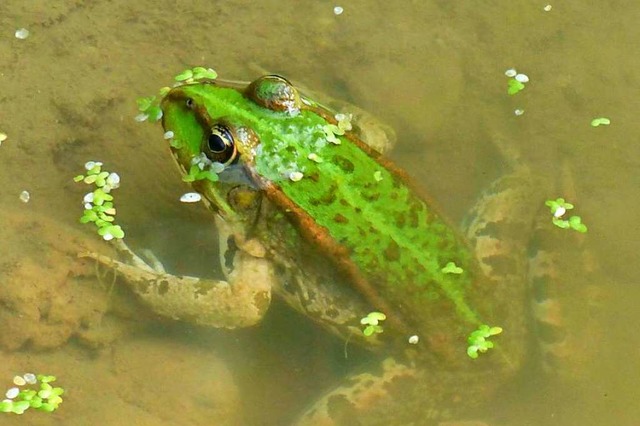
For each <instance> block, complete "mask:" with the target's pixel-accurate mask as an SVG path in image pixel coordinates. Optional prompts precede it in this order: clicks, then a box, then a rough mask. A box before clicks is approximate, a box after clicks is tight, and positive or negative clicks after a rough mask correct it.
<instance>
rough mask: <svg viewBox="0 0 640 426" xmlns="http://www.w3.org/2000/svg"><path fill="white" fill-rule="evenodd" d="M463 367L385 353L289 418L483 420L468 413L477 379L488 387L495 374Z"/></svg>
mask: <svg viewBox="0 0 640 426" xmlns="http://www.w3.org/2000/svg"><path fill="white" fill-rule="evenodd" d="M468 373H469V374H460V372H459V371H450V370H447V369H446V368H442V367H441V366H440V367H435V366H434V368H431V369H429V368H413V367H411V366H409V365H408V364H403V363H400V362H398V361H397V360H395V359H394V358H387V359H385V360H384V361H383V362H382V363H380V364H379V365H378V367H377V368H372V369H371V371H369V372H365V373H360V374H355V375H352V376H350V377H348V378H347V379H346V380H345V381H344V382H343V383H342V384H341V385H339V386H337V387H335V388H334V389H332V390H331V391H329V392H328V393H326V394H324V395H323V396H322V397H321V398H320V399H318V400H317V401H316V402H315V403H314V404H313V405H312V406H311V408H309V409H308V410H307V411H306V412H305V413H304V414H303V415H302V416H301V417H300V418H299V419H297V421H296V422H294V424H295V425H296V426H347V425H348V426H352V425H370V426H374V425H380V426H388V425H420V426H443V425H449V424H450V425H454V424H455V425H459V426H483V425H486V423H484V422H482V421H480V420H478V419H475V418H473V417H477V416H478V410H479V407H480V406H481V404H482V403H483V402H484V398H485V396H484V395H486V392H487V389H485V388H483V386H485V385H483V384H486V387H487V388H491V387H492V386H493V384H492V381H493V380H495V374H494V372H492V371H489V370H486V371H484V372H481V373H479V374H478V373H477V372H468ZM470 416H471V417H470ZM454 420H455V421H454ZM447 422H451V423H447Z"/></svg>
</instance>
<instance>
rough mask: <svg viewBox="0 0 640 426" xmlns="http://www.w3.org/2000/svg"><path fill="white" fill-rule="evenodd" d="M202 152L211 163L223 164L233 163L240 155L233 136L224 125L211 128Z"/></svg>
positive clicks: (215, 125)
mask: <svg viewBox="0 0 640 426" xmlns="http://www.w3.org/2000/svg"><path fill="white" fill-rule="evenodd" d="M202 151H203V152H204V154H205V155H206V156H207V158H209V159H210V160H211V161H216V162H218V163H222V164H230V163H232V162H233V161H234V160H235V159H236V157H237V155H238V150H237V148H236V144H235V142H234V140H233V134H232V133H231V130H230V129H229V127H228V126H226V125H224V124H214V125H213V126H211V131H210V132H209V134H208V135H206V136H205V139H204V141H203V144H202Z"/></svg>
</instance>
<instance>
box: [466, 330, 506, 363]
mask: <svg viewBox="0 0 640 426" xmlns="http://www.w3.org/2000/svg"><path fill="white" fill-rule="evenodd" d="M500 333H502V328H501V327H489V326H488V325H486V324H482V325H481V326H480V327H478V329H477V330H475V331H473V332H471V334H470V335H469V337H468V338H467V342H468V343H469V346H468V347H467V355H469V357H471V358H473V359H476V358H478V355H479V354H481V353H485V352H487V351H488V350H489V349H491V348H493V342H491V341H489V340H487V339H488V338H489V337H491V336H495V335H497V334H500Z"/></svg>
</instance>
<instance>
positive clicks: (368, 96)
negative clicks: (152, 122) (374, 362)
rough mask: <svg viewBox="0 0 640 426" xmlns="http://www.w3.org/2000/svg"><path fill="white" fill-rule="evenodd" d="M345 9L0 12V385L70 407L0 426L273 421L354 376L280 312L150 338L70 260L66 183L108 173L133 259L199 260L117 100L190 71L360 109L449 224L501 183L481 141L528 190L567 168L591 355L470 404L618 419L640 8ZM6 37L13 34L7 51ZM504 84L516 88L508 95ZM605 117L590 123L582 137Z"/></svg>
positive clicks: (128, 305) (454, 5) (629, 368)
mask: <svg viewBox="0 0 640 426" xmlns="http://www.w3.org/2000/svg"><path fill="white" fill-rule="evenodd" d="M503 3H505V2H503ZM341 6H342V7H344V13H343V14H341V15H340V16H335V15H334V14H333V7H334V5H333V4H329V3H324V2H309V3H306V2H263V3H254V2H246V1H241V0H238V1H219V2H216V3H215V4H206V3H205V2H189V1H186V0H185V1H183V2H180V3H179V4H178V5H177V6H176V4H175V2H163V1H156V2H153V3H151V2H135V3H131V2H124V1H120V0H113V1H111V2H93V1H83V0H79V1H70V0H66V1H62V0H61V1H54V2H50V4H49V7H48V8H46V9H44V8H42V7H41V6H40V4H39V3H38V2H29V1H26V2H4V3H3V4H2V5H1V6H0V11H2V13H1V14H0V22H1V23H2V24H3V28H5V29H6V31H5V35H4V36H3V37H2V38H0V53H2V55H1V56H2V57H3V58H4V61H3V64H2V71H0V84H1V85H2V88H3V90H2V96H1V97H0V117H2V120H0V132H5V133H7V135H8V139H7V140H6V141H4V142H3V143H2V146H0V164H2V166H1V167H0V181H1V183H2V184H1V185H0V196H1V198H0V203H2V225H3V227H2V228H3V229H2V236H3V240H2V241H3V243H2V246H1V247H2V251H1V253H2V256H1V257H2V263H1V264H0V271H1V272H2V275H1V277H2V278H1V281H0V282H1V283H2V290H1V291H0V298H2V304H0V316H1V318H2V321H1V322H2V324H3V327H4V328H3V333H2V336H0V346H1V348H0V349H1V350H2V351H3V355H2V357H3V362H2V363H1V365H0V378H3V377H4V378H6V381H7V386H8V385H9V383H8V382H9V381H10V379H11V377H13V375H14V374H16V373H21V372H25V371H37V372H43V373H52V374H55V375H56V376H57V377H58V381H59V383H60V384H61V385H62V386H64V387H65V389H67V391H68V395H67V398H66V399H65V402H64V403H63V405H62V406H61V407H60V409H59V410H58V411H57V412H56V413H55V414H54V415H50V416H47V415H41V414H42V413H30V412H27V413H25V414H24V416H23V417H18V416H9V415H4V416H3V417H4V418H3V421H5V423H6V424H19V423H20V424H24V422H25V421H28V422H29V423H30V424H34V425H38V424H42V425H47V424H58V423H64V424H68V425H75V424H77V425H85V424H89V423H98V424H105V425H110V424H113V425H118V424H124V422H127V423H135V424H141V425H146V424H148V425H163V424H167V425H170V424H211V422H212V421H213V420H212V419H216V421H217V422H218V423H216V424H225V422H226V424H231V425H232V424H248V425H267V424H269V425H270V424H273V425H280V424H286V423H287V422H288V421H290V420H291V419H292V418H294V417H295V416H296V414H297V413H298V412H299V411H300V410H302V409H303V408H304V407H305V405H306V404H308V403H309V402H310V401H311V400H312V399H313V398H314V395H318V394H319V393H321V391H322V390H324V389H326V388H327V387H329V386H331V385H332V384H333V383H335V382H336V381H337V380H339V378H340V377H343V376H344V375H345V374H346V372H348V371H352V369H353V368H356V367H357V366H358V365H361V364H363V363H365V364H366V363H367V362H369V361H371V359H370V358H371V356H370V355H368V354H365V353H362V352H360V351H358V350H357V349H355V348H352V347H348V352H349V358H348V359H347V360H345V359H344V356H343V352H344V345H343V343H342V342H339V341H336V340H334V339H333V338H331V337H329V336H325V335H324V334H323V333H321V332H319V331H318V330H317V329H316V328H314V327H313V326H311V325H309V324H306V323H305V322H304V321H303V320H302V319H301V318H300V317H298V316H297V315H296V314H293V313H291V312H289V311H288V310H287V309H286V308H285V307H284V306H282V305H280V304H276V305H274V307H273V308H274V309H273V310H272V312H270V313H269V315H268V317H267V318H266V319H265V323H264V324H262V325H261V326H259V327H256V328H253V329H250V330H240V331H236V332H225V331H216V330H214V331H211V330H202V329H194V328H192V327H189V326H187V325H184V324H178V323H169V324H167V323H166V322H161V321H160V320H159V319H158V318H156V317H154V315H153V314H152V313H150V312H148V311H146V310H145V309H144V307H142V306H140V305H139V304H137V302H136V300H135V299H133V298H132V296H131V294H130V293H129V292H128V291H127V290H126V289H124V288H122V287H120V286H116V287H114V288H111V287H110V282H109V281H108V280H107V281H105V280H103V282H102V284H101V283H100V282H98V281H97V280H96V279H95V278H93V275H92V274H93V269H92V267H93V266H92V265H91V264H86V263H79V262H78V261H77V260H76V258H75V254H76V253H77V252H78V251H82V250H85V249H88V248H91V247H97V248H98V249H99V250H101V251H104V252H108V247H107V246H105V245H103V244H101V242H100V241H97V240H94V239H92V237H94V235H91V232H92V231H90V230H88V229H84V228H81V227H79V226H78V225H77V223H76V221H77V219H78V217H79V215H80V210H81V206H80V203H79V200H80V199H81V197H82V195H83V194H82V190H83V189H79V188H78V187H77V186H74V184H73V182H72V181H71V178H72V177H73V176H74V175H76V174H77V173H79V172H80V171H81V168H82V164H84V162H85V161H87V160H90V159H96V160H101V161H103V162H105V164H108V165H109V169H113V170H117V171H118V172H119V173H120V175H121V177H122V179H123V182H122V187H121V189H120V190H119V193H118V196H119V199H118V208H119V211H118V216H119V217H120V218H121V220H122V222H123V226H125V227H126V230H127V233H128V234H127V235H128V237H130V238H131V241H132V243H133V244H135V245H139V246H145V247H146V246H151V247H153V248H155V249H156V250H157V251H159V252H162V251H163V250H165V251H166V252H167V253H169V255H170V257H169V258H168V260H167V263H168V264H170V266H173V267H175V268H177V269H178V270H180V271H184V272H189V273H198V274H200V273H205V272H207V271H208V270H209V269H210V268H209V267H208V266H209V262H210V263H211V265H215V262H214V261H213V260H211V261H209V260H208V259H215V258H216V256H217V253H216V247H215V244H216V240H215V232H214V230H213V229H212V228H211V224H210V222H209V218H208V217H207V216H206V215H205V214H204V212H202V210H198V208H197V207H193V208H191V207H187V208H185V206H183V205H179V203H178V202H177V201H176V200H177V198H178V197H179V195H180V194H181V193H182V192H184V190H185V186H184V185H182V184H181V182H180V181H179V178H178V175H177V172H176V171H175V168H174V166H173V165H172V163H171V160H170V158H169V156H168V155H167V152H166V147H165V146H164V145H163V140H162V137H161V132H160V130H159V129H158V128H154V127H152V126H146V125H140V124H138V123H135V122H134V121H133V117H134V116H135V115H136V110H135V99H136V97H138V96H141V95H148V94H151V93H154V92H155V91H156V90H157V88H158V87H160V86H162V85H164V84H166V83H167V82H168V81H169V78H170V77H171V76H172V75H174V74H175V73H176V72H178V71H180V70H181V69H183V68H184V67H186V66H193V65H200V64H204V65H208V66H212V67H214V68H215V69H216V70H218V71H219V73H220V74H221V75H223V76H224V77H228V78H232V79H233V78H235V79H251V78H253V77H254V76H255V72H254V71H252V70H253V69H255V68H256V65H257V66H259V67H261V68H266V69H268V70H271V71H274V72H279V73H282V74H284V75H287V76H289V77H291V78H292V79H293V80H296V81H300V82H303V83H304V84H305V85H306V86H307V87H310V88H312V89H314V90H318V91H324V92H327V93H328V94H329V95H331V96H332V97H334V98H337V99H345V100H347V101H349V102H352V103H354V104H357V105H358V106H361V107H364V108H366V109H368V110H370V111H372V112H373V113H375V114H377V115H379V116H380V117H382V118H383V119H384V120H386V121H388V122H389V123H390V124H392V125H393V126H394V127H395V129H396V130H397V133H398V137H399V143H398V145H397V149H396V150H395V151H394V152H393V153H392V154H391V155H392V157H393V159H394V160H395V161H396V162H397V163H398V164H399V165H401V166H402V167H403V168H405V169H406V170H407V171H408V172H409V173H410V174H411V175H413V176H414V177H415V178H416V179H417V180H419V181H420V183H421V184H422V185H423V186H424V187H425V188H427V189H428V191H429V193H430V195H431V196H432V197H433V198H435V199H437V200H438V201H439V202H440V204H441V205H442V207H443V208H444V210H445V211H447V212H449V213H450V215H451V217H452V218H453V219H454V220H459V219H460V218H461V217H462V216H463V214H464V212H465V211H466V210H467V209H468V208H469V206H470V205H471V204H472V202H473V199H474V198H475V197H476V196H477V195H478V193H479V192H480V191H481V189H482V188H484V187H486V186H487V185H488V184H489V183H490V182H491V181H492V180H494V179H495V178H496V177H498V176H499V175H500V174H501V172H502V171H503V170H504V169H505V168H506V167H505V166H506V165H505V164H504V161H503V160H502V157H500V156H499V155H498V153H497V151H496V150H495V148H494V147H495V146H496V143H498V144H502V145H508V146H511V147H513V149H514V150H515V151H518V152H520V153H521V154H522V160H523V161H524V162H525V163H527V164H528V165H529V166H530V167H531V169H532V171H533V173H534V175H536V176H539V177H547V178H552V177H554V176H561V173H562V171H561V169H562V167H561V166H562V165H563V164H568V165H569V167H570V169H571V170H572V172H573V173H572V176H573V178H572V179H573V181H574V183H575V185H574V186H575V193H576V199H575V202H576V205H577V206H579V208H580V215H581V216H582V218H583V219H584V220H585V222H586V223H587V224H588V225H589V232H588V233H587V235H586V240H587V241H586V242H585V247H586V248H587V249H588V250H589V251H590V252H591V253H592V254H593V256H594V258H595V259H596V260H597V263H598V264H599V265H601V268H602V271H603V274H602V276H603V278H602V279H600V280H599V281H601V282H598V283H589V285H582V284H583V283H582V282H580V281H579V280H576V279H573V280H569V281H567V285H566V289H563V291H565V292H567V293H568V294H565V295H564V296H565V297H564V298H565V299H567V300H571V299H573V302H575V301H576V300H577V301H578V302H579V303H578V304H577V305H578V306H579V305H581V303H580V301H584V305H587V304H588V305H592V307H593V309H587V310H586V311H585V310H581V311H580V312H579V314H578V315H576V318H577V319H576V320H573V321H575V322H573V323H571V324H570V326H571V327H573V328H571V329H572V330H577V331H579V334H576V335H579V336H584V337H582V339H584V340H585V341H587V343H588V344H585V345H584V346H583V349H580V350H579V351H578V350H576V351H578V352H579V353H576V354H575V355H576V358H577V359H578V360H580V361H579V362H578V364H577V367H574V368H575V370H574V376H576V377H577V379H578V380H575V381H572V382H570V384H568V385H563V384H557V382H555V383H554V382H552V384H551V386H549V381H548V380H547V378H546V377H545V376H544V375H543V374H541V373H540V371H539V370H537V369H534V368H532V369H531V370H530V371H529V370H527V371H525V372H524V373H523V374H522V376H521V377H520V378H519V380H517V381H516V382H515V383H513V384H509V385H507V386H505V388H504V391H503V392H501V393H500V395H499V398H498V400H497V401H496V403H495V404H496V405H495V407H494V408H495V410H490V411H492V414H493V417H494V418H495V419H497V422H499V423H500V424H513V425H542V424H544V425H549V424H557V425H569V424H581V425H601V424H609V423H615V424H619V425H633V424H636V423H637V419H638V418H640V413H638V409H637V408H636V407H637V404H635V402H636V401H635V400H636V399H637V398H635V396H636V392H635V389H636V383H637V380H638V371H640V368H639V367H640V366H639V365H638V364H639V363H638V359H639V358H640V349H639V348H640V345H639V343H640V342H639V341H638V337H637V335H636V333H634V332H633V329H631V325H632V324H636V323H637V322H638V320H639V319H638V314H637V309H635V308H636V304H635V300H636V299H637V297H638V296H639V294H638V293H639V290H638V288H639V287H638V286H637V285H636V283H637V282H638V278H639V277H638V275H639V273H638V272H639V271H638V268H637V266H636V265H637V262H635V253H637V252H638V249H639V247H638V241H640V238H638V236H637V235H636V233H637V229H638V227H637V226H635V212H636V211H637V210H638V209H637V206H636V203H637V201H636V200H638V199H640V197H638V194H637V190H636V188H638V187H639V186H638V183H640V182H639V179H638V175H637V173H633V172H632V171H633V170H635V169H636V165H637V164H636V163H637V160H636V158H638V156H637V155H635V154H634V152H635V151H634V149H636V150H637V149H638V148H637V146H636V144H634V143H633V141H635V139H636V135H637V134H638V130H639V129H638V124H637V123H638V120H636V119H634V116H633V114H634V112H635V111H636V110H637V106H638V100H637V96H636V93H637V92H638V86H639V83H638V77H637V73H636V72H635V70H636V69H637V55H633V54H631V53H630V52H633V48H634V46H636V45H637V43H638V40H639V36H640V34H639V32H640V29H639V27H638V26H637V25H636V23H637V20H638V15H639V14H640V5H638V4H636V3H634V2H624V1H617V0H609V1H606V2H604V3H599V4H598V6H597V7H593V6H592V5H587V4H585V3H584V2H577V1H568V2H563V3H562V4H553V8H552V9H551V10H549V11H545V10H543V8H544V6H545V4H543V3H541V4H532V3H531V2H524V1H521V2H509V3H508V4H506V3H505V4H501V5H500V6H499V7H497V6H496V5H493V4H484V5H478V4H477V3H474V2H463V3H460V2H448V1H433V2H405V3H403V4H402V5H400V4H396V3H394V2H371V1H366V2H364V1H356V2H351V3H349V4H341ZM21 27H25V28H27V29H28V30H29V31H30V36H29V38H27V39H26V40H18V39H16V38H14V37H13V31H14V30H15V29H18V28H21ZM512 67H514V68H516V69H517V70H518V71H520V72H524V73H526V74H527V75H528V76H529V78H530V79H531V81H530V82H529V83H527V86H526V88H525V89H524V90H523V91H522V92H520V93H518V94H516V95H514V96H508V95H507V94H506V89H507V83H506V77H505V76H504V71H505V70H507V69H508V68H512ZM516 109H521V110H523V111H524V114H522V115H521V116H516V114H514V111H515V110H516ZM602 116H604V117H608V118H609V119H610V120H611V124H610V125H609V126H600V127H598V128H593V127H591V126H590V125H589V123H590V122H591V120H592V119H593V118H595V117H602ZM23 190H28V191H29V193H30V195H31V198H30V201H29V203H27V204H23V203H22V202H20V200H19V195H20V193H21V192H22V191H23ZM141 194H143V196H142V197H141ZM560 195H562V194H556V193H554V194H549V197H550V198H551V197H554V198H555V197H557V196H560ZM572 201H573V200H572ZM175 241H179V247H176V246H177V244H176V243H175ZM210 247H211V251H209V248H210ZM172 249H173V250H172ZM574 267H575V268H576V269H577V270H578V269H579V267H578V266H574ZM581 275H584V274H583V273H582V272H581V273H580V274H576V276H581ZM591 284H596V285H593V286H592V285H591ZM568 306H569V307H568V308H566V309H569V312H571V310H572V309H574V308H573V307H572V306H574V305H573V304H571V305H568ZM579 307H580V306H579ZM566 309H565V310H566ZM584 312H587V313H586V314H585V313H584ZM572 333H573V331H572ZM27 416H28V417H27Z"/></svg>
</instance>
